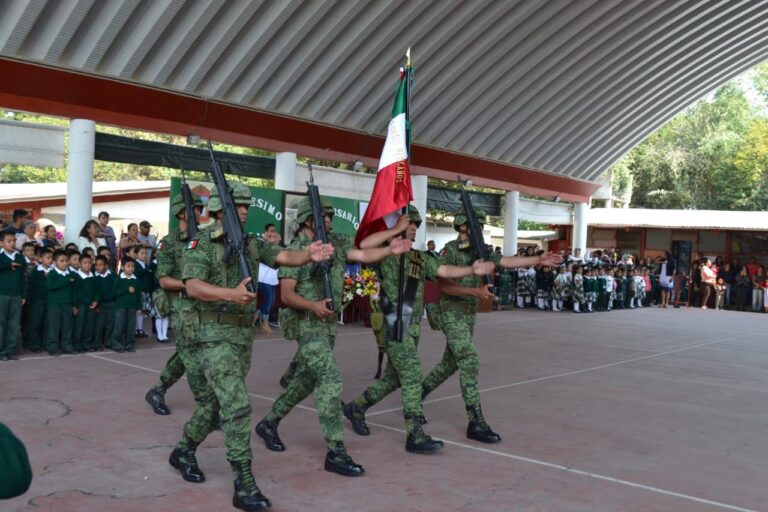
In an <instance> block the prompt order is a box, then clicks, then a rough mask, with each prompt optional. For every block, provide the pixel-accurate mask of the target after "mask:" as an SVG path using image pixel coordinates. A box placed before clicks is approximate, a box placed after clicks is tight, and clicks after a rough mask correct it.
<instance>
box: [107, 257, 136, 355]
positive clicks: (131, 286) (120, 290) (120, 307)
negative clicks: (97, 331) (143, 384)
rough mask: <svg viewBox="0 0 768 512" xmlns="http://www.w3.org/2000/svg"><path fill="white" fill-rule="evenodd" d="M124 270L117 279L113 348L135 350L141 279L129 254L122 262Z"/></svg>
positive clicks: (115, 349)
mask: <svg viewBox="0 0 768 512" xmlns="http://www.w3.org/2000/svg"><path fill="white" fill-rule="evenodd" d="M120 263H121V266H122V268H123V271H122V272H120V277H118V278H117V279H115V282H114V285H113V287H112V290H113V291H114V294H115V327H114V328H113V329H112V350H114V351H115V352H135V350H136V349H135V348H133V345H134V343H135V334H136V333H135V331H136V311H137V310H138V309H139V308H140V307H141V289H140V286H141V285H140V284H139V280H138V279H136V276H135V275H133V272H134V269H135V268H136V263H135V262H134V261H133V260H132V259H130V258H128V257H127V256H126V257H124V258H123V259H122V261H121V262H120Z"/></svg>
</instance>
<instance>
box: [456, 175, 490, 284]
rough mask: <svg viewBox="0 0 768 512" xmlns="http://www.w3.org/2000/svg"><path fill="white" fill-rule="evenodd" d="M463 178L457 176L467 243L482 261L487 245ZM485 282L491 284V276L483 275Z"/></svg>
mask: <svg viewBox="0 0 768 512" xmlns="http://www.w3.org/2000/svg"><path fill="white" fill-rule="evenodd" d="M465 183H466V181H465V180H462V179H461V176H459V187H460V192H461V204H462V205H463V206H464V213H465V215H466V217H467V224H468V225H469V245H470V246H472V251H473V252H474V253H475V257H476V258H478V259H481V260H483V261H489V260H490V256H489V254H488V247H486V245H485V240H484V239H483V230H482V229H480V223H479V222H477V219H476V218H475V210H474V209H472V200H471V199H470V198H469V192H467V190H466V189H465V188H464V184H465ZM483 280H484V282H485V284H487V285H489V286H493V281H492V280H491V277H490V276H489V275H487V274H485V275H483Z"/></svg>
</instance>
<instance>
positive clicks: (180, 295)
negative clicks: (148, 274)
mask: <svg viewBox="0 0 768 512" xmlns="http://www.w3.org/2000/svg"><path fill="white" fill-rule="evenodd" d="M165 293H167V294H168V298H169V299H186V298H187V294H186V292H185V291H184V290H174V291H172V292H169V291H166V292H165Z"/></svg>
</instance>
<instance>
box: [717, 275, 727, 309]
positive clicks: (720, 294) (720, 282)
mask: <svg viewBox="0 0 768 512" xmlns="http://www.w3.org/2000/svg"><path fill="white" fill-rule="evenodd" d="M727 288H728V286H727V285H726V284H725V279H723V278H722V277H718V278H717V283H716V284H715V309H723V307H724V306H725V291H726V289H727Z"/></svg>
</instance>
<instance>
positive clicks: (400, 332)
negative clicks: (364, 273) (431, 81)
mask: <svg viewBox="0 0 768 512" xmlns="http://www.w3.org/2000/svg"><path fill="white" fill-rule="evenodd" d="M412 70H413V64H412V63H411V47H410V46H409V47H408V50H407V51H406V52H405V70H404V71H405V76H404V77H403V79H404V80H405V98H406V99H405V136H406V147H407V148H408V163H409V167H410V160H411V129H410V127H411V84H412V82H413V73H412ZM408 175H409V179H410V173H408ZM400 213H401V214H402V215H406V214H407V213H408V205H405V206H403V208H402V210H401V211H400ZM406 233H407V230H406V232H404V233H403V234H402V237H403V238H405V237H406ZM404 283H405V253H403V254H401V255H400V268H399V274H398V278H397V321H396V323H395V326H396V328H395V339H396V340H397V341H399V342H402V341H403V338H404V336H405V332H404V331H405V326H404V325H403V298H404V297H403V293H404V292H403V284H404Z"/></svg>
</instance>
